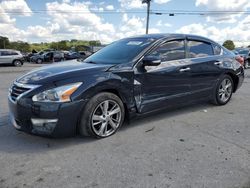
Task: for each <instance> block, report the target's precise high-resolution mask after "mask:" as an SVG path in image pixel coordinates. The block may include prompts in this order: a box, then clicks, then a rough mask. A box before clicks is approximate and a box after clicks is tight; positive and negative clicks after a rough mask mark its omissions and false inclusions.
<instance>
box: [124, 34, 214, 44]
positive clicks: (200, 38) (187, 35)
mask: <svg viewBox="0 0 250 188" xmlns="http://www.w3.org/2000/svg"><path fill="white" fill-rule="evenodd" d="M128 38H131V39H132V38H148V39H150V38H151V39H155V40H158V39H167V38H192V39H196V40H205V41H208V42H212V43H216V42H214V41H213V40H211V39H209V38H206V37H202V36H199V35H191V34H179V33H159V34H147V35H138V36H134V37H128Z"/></svg>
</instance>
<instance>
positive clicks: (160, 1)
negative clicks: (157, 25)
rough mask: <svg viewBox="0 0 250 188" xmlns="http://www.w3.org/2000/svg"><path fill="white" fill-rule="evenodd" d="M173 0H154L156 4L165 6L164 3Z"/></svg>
mask: <svg viewBox="0 0 250 188" xmlns="http://www.w3.org/2000/svg"><path fill="white" fill-rule="evenodd" d="M169 1H171V0H154V2H155V3H157V4H164V3H168V2H169Z"/></svg>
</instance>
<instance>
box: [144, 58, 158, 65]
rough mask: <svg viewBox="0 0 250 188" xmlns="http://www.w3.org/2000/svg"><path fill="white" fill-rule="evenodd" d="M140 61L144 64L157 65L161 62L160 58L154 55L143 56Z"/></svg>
mask: <svg viewBox="0 0 250 188" xmlns="http://www.w3.org/2000/svg"><path fill="white" fill-rule="evenodd" d="M142 63H143V65H144V66H158V65H160V64H161V59H160V58H158V57H156V56H145V57H144V58H143V60H142Z"/></svg>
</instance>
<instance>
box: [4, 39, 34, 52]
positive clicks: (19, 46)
mask: <svg viewBox="0 0 250 188" xmlns="http://www.w3.org/2000/svg"><path fill="white" fill-rule="evenodd" d="M8 48H11V49H15V50H18V51H21V52H30V50H31V48H30V44H29V43H27V42H23V41H17V42H10V44H9V46H8Z"/></svg>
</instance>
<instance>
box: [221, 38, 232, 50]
mask: <svg viewBox="0 0 250 188" xmlns="http://www.w3.org/2000/svg"><path fill="white" fill-rule="evenodd" d="M223 46H224V47H225V48H227V49H229V50H233V49H234V48H235V45H234V42H233V41H232V40H226V41H225V42H224V43H223Z"/></svg>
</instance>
